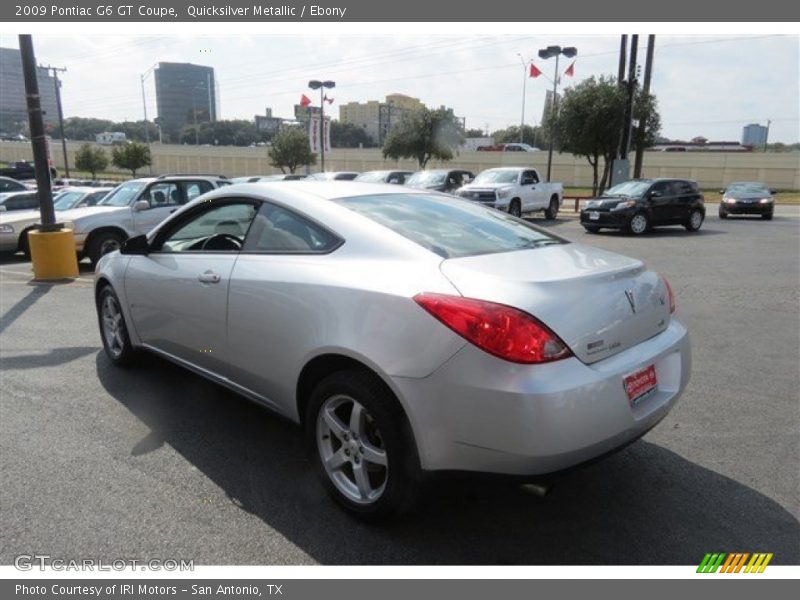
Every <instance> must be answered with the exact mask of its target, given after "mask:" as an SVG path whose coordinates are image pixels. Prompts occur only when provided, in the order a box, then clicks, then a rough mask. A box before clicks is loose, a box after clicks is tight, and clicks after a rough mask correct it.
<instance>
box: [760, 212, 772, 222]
mask: <svg viewBox="0 0 800 600" xmlns="http://www.w3.org/2000/svg"><path fill="white" fill-rule="evenodd" d="M761 218H762V219H766V220H767V221H772V211H770V212H768V213H764V214H763V215H761Z"/></svg>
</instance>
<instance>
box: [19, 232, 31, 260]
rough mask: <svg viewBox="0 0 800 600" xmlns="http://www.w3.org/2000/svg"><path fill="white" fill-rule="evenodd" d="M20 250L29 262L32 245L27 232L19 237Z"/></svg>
mask: <svg viewBox="0 0 800 600" xmlns="http://www.w3.org/2000/svg"><path fill="white" fill-rule="evenodd" d="M19 249H20V250H21V251H22V254H24V255H25V258H26V259H27V260H30V259H31V243H30V241H29V240H28V232H27V231H23V232H22V235H20V236H19Z"/></svg>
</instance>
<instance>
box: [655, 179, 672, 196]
mask: <svg viewBox="0 0 800 600" xmlns="http://www.w3.org/2000/svg"><path fill="white" fill-rule="evenodd" d="M650 191H651V192H658V193H659V194H660V195H662V196H672V185H671V182H669V181H657V182H656V183H654V184H653V187H651V188H650Z"/></svg>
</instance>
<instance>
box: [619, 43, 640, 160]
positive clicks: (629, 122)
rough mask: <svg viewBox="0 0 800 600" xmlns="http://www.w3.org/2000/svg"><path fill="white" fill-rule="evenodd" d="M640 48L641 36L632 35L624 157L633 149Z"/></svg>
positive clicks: (624, 127)
mask: <svg viewBox="0 0 800 600" xmlns="http://www.w3.org/2000/svg"><path fill="white" fill-rule="evenodd" d="M638 48H639V36H638V34H635V33H634V34H633V35H632V36H631V52H630V62H629V63H628V101H627V108H626V110H625V123H624V124H623V132H622V135H623V138H622V140H623V141H622V158H623V159H624V160H627V159H628V154H629V153H630V150H631V137H632V136H631V134H632V133H633V131H632V128H633V103H634V99H635V97H636V54H637V52H638Z"/></svg>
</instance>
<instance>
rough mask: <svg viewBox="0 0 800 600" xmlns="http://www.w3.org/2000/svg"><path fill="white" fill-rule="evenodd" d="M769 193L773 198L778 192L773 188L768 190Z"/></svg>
mask: <svg viewBox="0 0 800 600" xmlns="http://www.w3.org/2000/svg"><path fill="white" fill-rule="evenodd" d="M769 193H770V194H772V195H773V196H774V195H775V194H777V193H778V190H776V189H775V188H769Z"/></svg>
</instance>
